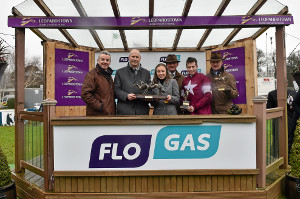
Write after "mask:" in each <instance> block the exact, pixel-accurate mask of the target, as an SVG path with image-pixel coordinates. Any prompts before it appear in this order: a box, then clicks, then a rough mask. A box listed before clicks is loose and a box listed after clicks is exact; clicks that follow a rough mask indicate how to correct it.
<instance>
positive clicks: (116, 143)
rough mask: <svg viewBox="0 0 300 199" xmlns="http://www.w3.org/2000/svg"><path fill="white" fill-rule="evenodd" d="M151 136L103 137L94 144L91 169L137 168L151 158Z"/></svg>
mask: <svg viewBox="0 0 300 199" xmlns="http://www.w3.org/2000/svg"><path fill="white" fill-rule="evenodd" d="M150 143H151V135H103V136H100V137H98V138H96V139H95V140H94V142H93V145H92V149H91V156H90V163H89V168H135V167H141V166H143V165H144V164H145V163H146V162H147V160H148V157H149V151H150Z"/></svg>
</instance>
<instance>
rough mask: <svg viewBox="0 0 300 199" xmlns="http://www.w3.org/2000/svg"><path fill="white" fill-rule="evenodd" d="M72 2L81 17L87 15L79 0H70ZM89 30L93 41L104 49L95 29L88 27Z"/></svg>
mask: <svg viewBox="0 0 300 199" xmlns="http://www.w3.org/2000/svg"><path fill="white" fill-rule="evenodd" d="M72 3H73V4H74V6H75V8H76V10H77V11H78V13H79V15H80V16H81V17H87V16H88V15H87V13H86V11H85V9H84V8H83V6H82V4H81V2H80V1H79V0H72ZM89 31H90V33H91V35H92V37H93V38H94V40H95V42H96V43H97V45H98V47H99V49H100V50H104V46H103V44H102V42H101V40H100V38H99V35H98V34H97V32H96V31H95V29H91V28H89Z"/></svg>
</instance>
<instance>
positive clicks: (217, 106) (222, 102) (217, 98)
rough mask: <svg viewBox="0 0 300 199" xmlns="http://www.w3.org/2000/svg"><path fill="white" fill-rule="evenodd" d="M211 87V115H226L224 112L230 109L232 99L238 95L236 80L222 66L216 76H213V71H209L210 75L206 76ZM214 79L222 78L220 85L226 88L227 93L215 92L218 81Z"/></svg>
mask: <svg viewBox="0 0 300 199" xmlns="http://www.w3.org/2000/svg"><path fill="white" fill-rule="evenodd" d="M207 77H208V78H209V80H210V82H211V85H212V113H214V114H226V111H227V110H228V109H229V108H230V106H231V103H232V99H234V98H236V97H237V96H238V95H239V92H238V90H237V88H236V80H235V78H234V76H233V75H232V74H230V73H228V72H226V71H225V70H224V67H223V66H222V68H221V70H220V72H219V73H218V75H215V74H214V72H213V70H212V69H210V73H208V74H207ZM215 77H218V78H223V79H224V80H223V82H222V84H223V85H225V86H226V88H228V89H230V91H229V92H228V93H226V92H224V91H219V90H217V85H218V83H219V82H218V81H217V80H216V79H215Z"/></svg>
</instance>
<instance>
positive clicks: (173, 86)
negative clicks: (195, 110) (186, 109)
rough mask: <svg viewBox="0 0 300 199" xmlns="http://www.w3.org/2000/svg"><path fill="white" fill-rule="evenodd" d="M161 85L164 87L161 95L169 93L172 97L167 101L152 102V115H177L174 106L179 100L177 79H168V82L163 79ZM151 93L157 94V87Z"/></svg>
mask: <svg viewBox="0 0 300 199" xmlns="http://www.w3.org/2000/svg"><path fill="white" fill-rule="evenodd" d="M159 84H160V83H159ZM162 86H163V89H164V91H163V92H162V95H163V96H167V95H171V96H172V98H171V100H170V101H169V102H168V103H165V102H164V100H159V101H158V102H154V103H153V106H154V112H153V115H177V110H176V106H177V105H179V102H180V97H179V89H178V84H177V81H176V80H175V79H170V80H169V81H168V82H166V81H165V82H164V83H163V85H162ZM153 93H154V94H155V95H158V94H159V90H158V89H157V88H156V89H153Z"/></svg>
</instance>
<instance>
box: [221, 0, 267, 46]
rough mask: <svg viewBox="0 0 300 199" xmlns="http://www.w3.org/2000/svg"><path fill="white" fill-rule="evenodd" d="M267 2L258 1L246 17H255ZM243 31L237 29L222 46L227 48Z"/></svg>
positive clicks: (263, 0) (264, 0) (265, 0)
mask: <svg viewBox="0 0 300 199" xmlns="http://www.w3.org/2000/svg"><path fill="white" fill-rule="evenodd" d="M266 2H267V0H258V1H257V2H256V3H255V4H254V5H253V7H252V8H251V9H250V10H249V11H248V13H247V14H246V15H255V14H256V13H257V11H258V10H259V9H260V8H261V7H262V6H263V5H264V4H265V3H266ZM241 30H242V28H235V29H234V30H233V31H232V32H231V33H230V34H229V36H228V37H227V38H226V39H225V40H224V41H223V43H222V46H227V45H228V44H229V42H230V41H231V40H232V39H233V38H234V37H235V36H236V35H237V34H238V33H239V32H240V31H241Z"/></svg>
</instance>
